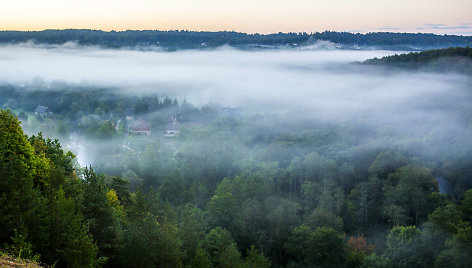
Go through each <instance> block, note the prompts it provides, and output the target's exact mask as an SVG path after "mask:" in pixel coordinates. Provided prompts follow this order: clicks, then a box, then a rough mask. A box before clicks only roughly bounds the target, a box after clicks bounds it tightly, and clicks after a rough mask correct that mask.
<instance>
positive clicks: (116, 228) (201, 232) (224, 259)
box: [0, 82, 472, 267]
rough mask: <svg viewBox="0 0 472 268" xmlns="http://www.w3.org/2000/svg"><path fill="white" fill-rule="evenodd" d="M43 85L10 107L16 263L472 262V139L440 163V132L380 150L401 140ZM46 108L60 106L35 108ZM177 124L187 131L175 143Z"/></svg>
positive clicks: (9, 99)
mask: <svg viewBox="0 0 472 268" xmlns="http://www.w3.org/2000/svg"><path fill="white" fill-rule="evenodd" d="M41 86H42V84H41V83H39V82H36V83H33V84H31V85H27V86H24V87H18V86H11V85H3V86H2V90H1V92H2V101H3V103H4V104H3V107H5V108H10V109H12V110H10V111H5V110H2V111H1V112H0V127H1V131H0V135H1V139H0V142H1V147H0V148H1V154H0V157H1V160H0V165H1V168H0V172H1V175H0V177H1V178H2V179H1V181H0V183H1V187H0V202H1V205H0V209H1V212H0V217H1V220H0V224H1V227H0V229H1V230H2V232H1V237H0V243H1V244H2V245H3V248H4V250H5V251H7V252H9V253H10V254H12V255H16V256H21V257H23V258H30V259H34V260H39V261H41V262H42V263H45V264H50V265H51V264H55V265H56V267H65V266H70V267H95V266H104V267H184V266H185V267H269V266H272V267H279V266H288V267H313V266H320V267H431V266H436V267H444V266H445V265H446V264H447V265H450V266H453V267H468V266H470V265H472V258H471V256H472V254H471V252H472V227H471V223H472V221H471V220H472V216H471V213H472V190H469V189H470V188H472V184H471V178H470V174H472V170H471V167H472V165H471V158H470V156H471V155H472V154H471V148H472V147H471V146H470V144H469V143H470V141H469V143H467V141H461V142H460V147H461V148H462V149H463V151H462V152H460V151H456V150H452V149H451V152H444V153H443V154H442V155H440V156H438V155H437V154H436V153H437V152H436V151H434V150H433V149H432V148H430V151H427V150H426V151H424V148H427V147H428V146H430V145H431V144H433V142H432V140H431V139H433V138H434V137H430V136H428V135H427V136H424V137H422V139H421V140H415V139H413V140H411V141H410V142H406V144H405V146H386V145H382V144H381V143H378V144H375V143H374V144H372V143H370V144H369V142H367V143H366V141H368V140H369V139H373V138H374V137H377V136H378V135H380V133H384V134H382V135H388V134H385V132H376V131H372V130H367V129H365V128H363V127H361V126H355V125H350V124H348V123H347V124H346V125H341V126H339V125H332V124H329V123H325V122H316V121H315V122H313V121H310V122H292V125H290V123H287V122H290V121H284V120H283V119H282V118H281V117H279V116H277V118H276V119H274V118H271V117H270V116H264V115H258V114H245V113H244V112H242V111H239V110H238V109H235V108H233V109H230V108H227V107H222V106H218V105H216V104H208V105H204V106H202V107H200V108H197V107H195V106H193V105H191V104H190V103H187V102H186V101H182V102H181V103H179V102H178V101H177V100H172V99H170V98H162V99H159V98H158V97H157V96H142V97H129V96H127V95H123V94H120V93H118V92H117V91H113V90H111V91H110V90H105V89H103V88H89V89H85V88H80V90H77V88H74V87H76V86H73V85H72V86H71V85H67V84H57V85H55V86H53V87H60V88H61V90H57V89H55V88H53V89H49V90H47V87H45V88H42V89H40V88H41ZM27 87H31V88H30V89H28V88H27ZM34 100H36V103H37V101H38V100H41V101H42V102H41V103H40V104H42V105H49V108H50V109H51V110H52V111H53V113H52V114H49V115H48V114H46V115H41V114H34V113H33V111H34V109H35V108H36V107H35V104H34ZM13 112H14V113H16V114H18V117H19V120H21V121H22V122H23V123H22V125H23V128H25V129H29V130H28V132H32V133H34V131H43V133H45V134H46V135H47V136H51V137H58V138H60V139H61V140H63V142H64V144H68V143H72V142H71V139H72V138H71V136H73V135H71V134H70V133H73V132H77V134H76V135H78V136H79V141H80V142H84V143H86V142H87V141H88V142H90V143H92V144H95V145H94V146H95V147H98V148H97V149H96V150H97V152H94V149H93V147H94V146H89V147H87V150H89V152H88V153H89V154H91V155H93V154H98V155H99V157H96V158H95V161H94V167H85V168H84V167H80V166H79V165H78V163H77V160H76V158H75V156H74V154H72V153H70V152H66V151H65V150H64V149H63V147H62V146H61V143H60V142H59V141H57V140H56V141H54V140H51V139H49V138H44V136H43V134H34V135H30V136H26V135H25V134H24V132H23V130H22V127H21V126H20V122H19V120H18V119H17V118H16V117H15V116H14V115H13ZM126 116H131V117H135V118H137V117H142V118H143V120H147V121H148V122H150V125H151V126H152V130H153V132H152V134H151V135H141V134H134V133H132V132H130V131H129V130H128V129H129V126H126V125H121V123H120V122H126V120H125V119H124V118H125V117H126ZM171 116H176V118H177V120H178V121H179V122H180V123H181V124H182V126H183V127H182V129H181V133H180V134H179V135H177V136H175V137H165V136H164V135H163V134H164V133H165V129H166V127H165V126H166V125H167V122H168V119H169V117H171ZM273 120H276V121H273ZM280 120H282V122H284V124H280V125H278V124H277V123H276V122H281V121H280ZM186 122H192V124H187V125H185V123H186ZM307 125H310V127H309V128H307V127H306V126H307ZM288 129H289V130H288ZM383 131H385V130H383ZM468 131H471V129H470V125H469V129H468ZM81 138H82V140H81ZM412 145H414V146H412ZM423 146H424V147H423ZM418 148H423V149H420V150H418ZM420 151H421V153H419V152H420ZM438 182H439V183H441V184H443V188H444V189H442V191H441V192H439V187H438ZM444 185H445V186H444Z"/></svg>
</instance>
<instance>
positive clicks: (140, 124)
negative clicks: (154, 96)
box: [131, 119, 151, 131]
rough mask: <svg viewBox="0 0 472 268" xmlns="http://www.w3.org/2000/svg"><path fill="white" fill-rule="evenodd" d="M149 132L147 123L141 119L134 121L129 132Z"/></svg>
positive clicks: (149, 127)
mask: <svg viewBox="0 0 472 268" xmlns="http://www.w3.org/2000/svg"><path fill="white" fill-rule="evenodd" d="M149 130H151V126H150V125H149V123H148V122H146V121H145V120H143V119H138V120H136V121H134V123H133V126H132V127H131V131H149Z"/></svg>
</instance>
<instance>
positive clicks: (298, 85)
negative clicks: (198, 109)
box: [0, 43, 471, 148]
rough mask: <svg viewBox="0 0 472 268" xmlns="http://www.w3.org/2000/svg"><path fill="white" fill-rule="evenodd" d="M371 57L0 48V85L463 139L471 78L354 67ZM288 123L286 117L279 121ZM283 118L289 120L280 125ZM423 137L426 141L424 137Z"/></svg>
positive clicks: (328, 52) (333, 52)
mask: <svg viewBox="0 0 472 268" xmlns="http://www.w3.org/2000/svg"><path fill="white" fill-rule="evenodd" d="M395 53H399V52H396V51H378V50H364V51H361V50H359V51H353V50H337V49H311V50H309V49H303V50H301V49H267V50H237V49H234V48H231V47H221V48H218V49H212V50H180V51H175V52H162V51H158V50H150V51H138V50H123V49H101V48H98V47H82V46H79V45H77V44H75V43H67V44H65V45H61V46H57V45H51V46H42V45H35V44H33V43H25V44H21V45H7V46H1V47H0V80H1V81H2V82H3V83H11V84H15V85H21V84H23V83H30V82H31V81H42V82H43V83H44V84H46V85H47V84H50V83H52V82H54V81H63V82H66V83H71V84H79V85H93V86H103V87H110V88H114V90H121V91H123V92H124V93H126V94H131V95H146V94H157V95H158V96H170V97H172V98H174V97H176V98H177V99H179V100H183V99H186V100H187V101H188V102H190V103H193V104H196V105H204V104H206V103H209V102H215V103H220V104H222V105H228V106H233V107H235V106H237V107H241V108H243V109H244V110H245V111H246V112H251V113H265V114H267V113H268V114H275V115H278V116H281V117H280V123H282V124H283V123H284V121H285V120H291V119H290V118H292V119H293V120H305V119H314V120H320V121H326V122H334V123H343V124H344V123H353V124H365V125H367V126H375V127H376V128H377V129H382V128H388V131H389V132H392V133H394V134H393V136H392V137H391V138H393V139H395V140H399V141H401V139H403V136H401V135H405V134H407V135H413V136H414V137H423V136H424V135H435V136H437V140H441V141H444V140H446V141H448V142H447V143H446V144H444V143H443V144H441V146H440V147H439V148H446V147H448V146H449V145H450V144H451V143H452V139H455V138H457V139H459V140H462V138H463V139H466V136H463V137H461V134H458V133H464V134H465V133H468V132H467V131H468V129H469V128H470V125H469V124H468V123H467V122H465V121H464V120H463V118H462V116H463V115H464V113H466V114H467V113H469V111H470V110H471V109H470V108H471V107H470V105H471V104H470V102H469V101H468V100H469V99H470V97H468V96H469V92H468V90H470V81H469V80H468V79H467V78H466V77H463V76H460V75H454V74H438V73H426V72H406V71H395V70H382V69H379V68H378V67H377V68H373V67H366V66H360V65H358V64H353V63H354V62H362V61H364V60H366V59H370V58H374V57H382V56H386V55H392V54H395ZM284 118H285V119H284ZM287 118H289V119H287ZM428 133H429V134H428Z"/></svg>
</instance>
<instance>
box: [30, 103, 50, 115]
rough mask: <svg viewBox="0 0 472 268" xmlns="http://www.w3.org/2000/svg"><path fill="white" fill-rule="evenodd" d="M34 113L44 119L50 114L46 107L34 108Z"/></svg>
mask: <svg viewBox="0 0 472 268" xmlns="http://www.w3.org/2000/svg"><path fill="white" fill-rule="evenodd" d="M34 113H35V114H39V115H40V116H43V117H45V116H48V115H50V114H52V111H51V110H50V109H49V108H48V107H46V106H41V105H38V107H36V109H34Z"/></svg>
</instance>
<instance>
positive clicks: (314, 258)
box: [285, 225, 347, 267]
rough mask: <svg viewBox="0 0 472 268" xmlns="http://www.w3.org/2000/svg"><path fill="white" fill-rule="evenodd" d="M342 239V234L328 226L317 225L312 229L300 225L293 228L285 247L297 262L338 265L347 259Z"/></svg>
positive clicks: (341, 264)
mask: <svg viewBox="0 0 472 268" xmlns="http://www.w3.org/2000/svg"><path fill="white" fill-rule="evenodd" d="M344 239H345V236H344V235H343V234H341V233H339V232H337V231H336V230H334V229H333V228H330V227H318V228H316V229H315V230H314V231H313V230H312V229H310V228H309V227H308V226H305V225H301V226H298V227H296V228H295V229H294V230H293V232H292V234H291V236H290V237H289V239H288V242H287V243H286V244H285V248H286V249H287V252H288V253H290V255H291V256H293V257H294V258H295V259H296V260H297V262H298V263H299V264H304V265H315V266H320V265H325V266H330V267H334V266H336V267H339V266H343V265H345V264H346V261H347V248H346V244H345V241H344Z"/></svg>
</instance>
